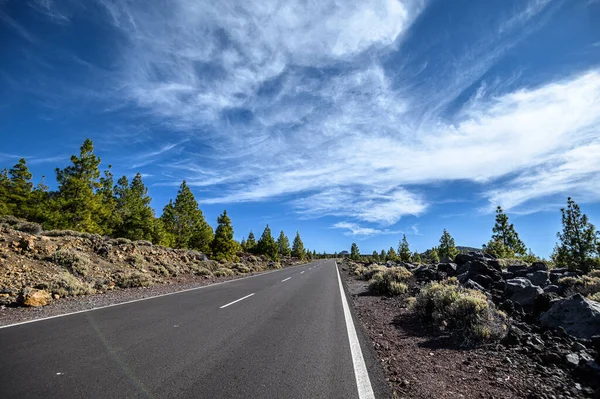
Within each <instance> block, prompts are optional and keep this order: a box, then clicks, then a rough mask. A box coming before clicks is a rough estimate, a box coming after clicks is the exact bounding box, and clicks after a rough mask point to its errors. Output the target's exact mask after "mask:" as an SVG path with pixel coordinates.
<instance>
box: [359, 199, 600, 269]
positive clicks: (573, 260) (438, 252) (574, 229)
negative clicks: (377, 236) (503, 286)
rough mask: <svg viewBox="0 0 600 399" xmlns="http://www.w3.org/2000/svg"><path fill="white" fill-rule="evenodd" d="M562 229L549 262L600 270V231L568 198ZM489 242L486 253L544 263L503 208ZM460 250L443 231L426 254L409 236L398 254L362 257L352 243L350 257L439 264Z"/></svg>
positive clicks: (379, 260)
mask: <svg viewBox="0 0 600 399" xmlns="http://www.w3.org/2000/svg"><path fill="white" fill-rule="evenodd" d="M560 211H561V216H562V217H561V220H562V230H561V231H560V232H558V233H557V238H558V242H557V243H556V245H555V247H554V250H553V253H552V255H551V257H550V260H549V262H551V263H552V265H553V266H556V267H566V268H568V269H570V270H581V271H583V272H586V273H587V272H589V271H590V270H593V269H598V268H600V231H596V228H595V227H594V225H593V224H592V223H590V221H589V218H588V216H587V215H586V214H584V213H582V212H581V209H580V207H579V205H577V204H576V203H575V201H574V200H573V199H572V198H570V197H569V198H568V199H567V206H566V208H561V210H560ZM492 233H493V234H492V237H491V239H490V241H489V242H488V243H486V244H484V245H482V249H483V251H485V252H487V253H489V254H491V255H494V256H496V257H497V258H519V259H522V260H524V261H526V262H529V263H531V262H536V261H539V260H541V259H540V258H538V257H537V256H536V255H535V254H534V253H533V252H532V251H531V249H527V247H526V245H525V243H524V242H523V241H522V240H521V239H520V238H519V234H518V233H517V231H516V229H515V226H514V225H513V224H512V223H509V220H508V215H506V213H504V211H503V210H502V208H501V207H498V208H497V209H496V219H495V224H494V227H493V228H492ZM459 253H460V251H459V250H458V249H457V248H456V245H455V242H454V238H452V236H451V235H450V233H449V232H448V231H447V230H446V229H444V231H443V233H442V236H441V237H440V240H439V245H438V246H434V247H433V248H431V249H428V250H427V251H425V252H424V253H422V254H420V253H418V252H414V253H413V252H411V250H410V247H409V244H408V240H407V239H406V235H404V236H403V237H402V240H400V242H399V243H398V249H397V251H396V250H394V248H393V247H390V249H389V250H388V251H385V250H384V249H382V250H381V252H380V253H378V252H377V251H373V253H372V254H371V255H368V256H363V255H361V253H360V250H359V248H358V245H357V244H356V243H352V246H351V248H350V258H352V259H354V260H359V259H361V258H364V257H366V258H368V259H369V260H371V261H375V262H386V261H388V260H390V261H395V262H412V263H422V262H425V263H439V262H440V260H441V261H452V260H453V259H454V258H455V257H456V255H458V254H459Z"/></svg>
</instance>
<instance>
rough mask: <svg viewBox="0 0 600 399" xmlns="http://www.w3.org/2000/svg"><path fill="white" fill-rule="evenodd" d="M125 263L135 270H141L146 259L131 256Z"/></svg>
mask: <svg viewBox="0 0 600 399" xmlns="http://www.w3.org/2000/svg"><path fill="white" fill-rule="evenodd" d="M127 261H128V262H129V263H130V264H131V265H132V266H134V267H136V268H138V269H139V268H141V267H142V265H143V264H144V263H145V262H146V259H145V258H144V257H143V256H142V255H140V254H132V255H131V256H129V258H127Z"/></svg>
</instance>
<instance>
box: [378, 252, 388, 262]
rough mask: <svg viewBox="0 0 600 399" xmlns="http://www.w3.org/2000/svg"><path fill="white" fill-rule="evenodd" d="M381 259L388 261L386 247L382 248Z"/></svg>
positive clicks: (381, 260)
mask: <svg viewBox="0 0 600 399" xmlns="http://www.w3.org/2000/svg"><path fill="white" fill-rule="evenodd" d="M379 261H380V262H385V261H387V254H386V253H385V249H382V250H381V253H380V254H379Z"/></svg>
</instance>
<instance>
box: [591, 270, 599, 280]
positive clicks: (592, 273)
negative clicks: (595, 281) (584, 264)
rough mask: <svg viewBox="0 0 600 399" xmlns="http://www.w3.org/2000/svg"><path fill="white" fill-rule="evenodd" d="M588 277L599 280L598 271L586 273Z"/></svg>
mask: <svg viewBox="0 0 600 399" xmlns="http://www.w3.org/2000/svg"><path fill="white" fill-rule="evenodd" d="M588 276H590V277H595V278H600V270H592V271H591V272H589V273H588Z"/></svg>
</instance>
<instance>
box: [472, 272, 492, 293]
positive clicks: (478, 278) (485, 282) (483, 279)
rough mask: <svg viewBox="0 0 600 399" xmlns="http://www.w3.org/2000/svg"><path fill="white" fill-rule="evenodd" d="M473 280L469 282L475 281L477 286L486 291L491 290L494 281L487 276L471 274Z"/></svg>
mask: <svg viewBox="0 0 600 399" xmlns="http://www.w3.org/2000/svg"><path fill="white" fill-rule="evenodd" d="M469 275H470V277H471V279H470V280H469V281H475V282H476V283H477V284H480V285H481V286H482V287H485V288H486V289H490V288H491V286H492V284H493V283H494V280H492V278H491V277H490V276H486V275H485V274H473V273H469Z"/></svg>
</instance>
